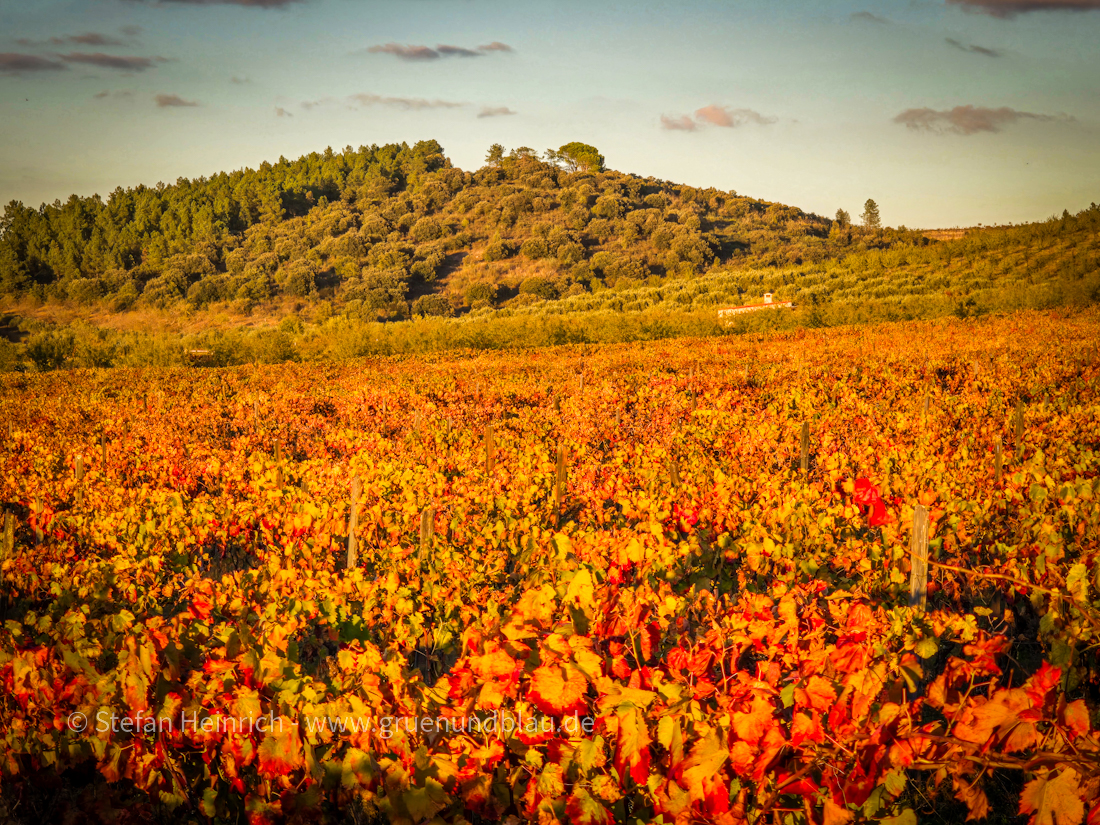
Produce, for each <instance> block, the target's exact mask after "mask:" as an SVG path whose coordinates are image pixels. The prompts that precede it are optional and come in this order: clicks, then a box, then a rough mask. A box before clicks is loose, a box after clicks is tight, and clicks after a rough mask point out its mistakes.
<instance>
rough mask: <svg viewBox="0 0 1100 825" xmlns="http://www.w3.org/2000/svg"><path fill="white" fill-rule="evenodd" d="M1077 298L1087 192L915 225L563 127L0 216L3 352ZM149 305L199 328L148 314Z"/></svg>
mask: <svg viewBox="0 0 1100 825" xmlns="http://www.w3.org/2000/svg"><path fill="white" fill-rule="evenodd" d="M868 203H869V204H870V205H873V202H871V201H869V202H868ZM869 210H870V206H868V205H865V213H864V216H863V220H864V222H866V223H870V224H873V222H874V221H873V220H869V219H868V218H867V212H868V211H869ZM768 292H771V293H773V294H774V295H775V296H776V298H777V299H778V300H781V301H793V302H795V303H796V304H797V307H796V308H795V309H793V310H790V309H784V310H781V311H765V312H759V313H753V314H749V315H739V316H736V317H735V318H734V319H733V320H732V322H731V323H729V324H727V325H723V324H720V323H719V321H718V316H717V309H718V308H719V307H722V306H728V305H738V304H751V303H759V302H760V301H761V300H762V297H763V295H764V294H765V293H768ZM1097 300H1100V207H1097V206H1096V205H1095V204H1093V205H1092V206H1091V207H1090V208H1089V209H1086V210H1083V211H1081V212H1080V213H1078V214H1076V215H1070V214H1069V213H1068V212H1063V214H1062V216H1061V217H1060V218H1059V217H1052V218H1050V219H1049V220H1046V221H1043V222H1038V223H1033V224H1025V225H1020V226H1007V227H989V228H985V229H974V230H968V231H967V232H966V233H965V235H964V236H963V237H961V238H958V239H955V240H948V241H938V240H936V241H933V240H929V239H928V238H926V237H924V236H923V235H922V234H920V233H917V232H911V231H908V230H905V229H904V228H901V229H882V228H878V229H874V228H871V226H865V227H854V226H852V225H851V221H850V219H849V218H848V215H847V213H846V212H845V211H844V210H839V211H838V213H837V217H836V219H835V220H829V219H825V218H821V217H819V216H816V215H812V214H807V213H804V212H801V211H800V210H798V209H795V208H793V207H788V206H783V205H781V204H775V203H767V202H764V201H758V200H754V199H752V198H747V197H742V196H739V195H737V194H736V193H733V192H722V191H718V190H715V189H696V188H692V187H688V186H681V185H675V184H671V183H667V182H664V181H659V180H654V179H642V178H639V177H637V176H633V175H627V174H623V173H620V172H615V171H608V170H605V169H603V157H602V156H601V155H600V154H599V153H598V151H597V150H596V149H594V148H593V147H591V146H587V145H585V144H580V143H571V144H566V145H565V146H563V147H561V149H559V150H557V151H550V152H548V153H547V154H546V159H540V158H539V157H538V155H537V154H536V153H535V152H533V151H532V150H530V149H527V148H525V147H521V148H519V149H515V150H513V151H512V152H510V153H509V154H505V152H504V150H503V148H502V147H500V146H499V145H494V146H493V147H492V148H491V149H490V152H489V156H488V157H487V158H486V165H485V166H484V167H482V168H481V169H479V170H478V171H476V172H473V173H471V172H464V171H462V170H460V169H456V168H454V167H453V166H452V165H451V163H450V161H449V160H447V158H446V157H444V155H443V152H442V149H441V147H440V146H439V144H437V143H436V142H434V141H425V142H421V143H417V144H416V145H414V146H412V147H409V146H406V145H404V144H402V145H389V146H384V147H370V148H365V147H361V148H360V149H359V150H358V151H356V150H352V149H351V148H350V147H349V148H347V149H345V150H344V152H342V153H334V152H332V151H331V150H327V151H326V152H325V153H323V154H316V153H315V154H312V155H308V156H306V157H303V158H300V159H299V160H297V161H294V162H290V161H286V160H284V159H280V161H279V162H278V163H277V164H274V165H272V164H264V165H262V166H261V167H260V169H258V170H243V171H238V172H233V173H230V174H220V175H216V176H215V177H213V178H210V179H199V180H196V181H188V180H182V179H181V180H180V181H178V182H177V183H176V184H175V185H173V186H165V185H158V186H156V187H152V188H151V187H137V188H135V189H128V190H123V189H117V190H115V192H113V193H112V194H111V196H110V197H109V198H108V199H107V201H106V202H104V201H102V200H101V199H100V198H98V197H92V198H78V197H76V196H73V197H71V198H70V199H69V201H68V202H67V203H65V204H61V203H59V202H58V203H54V204H53V205H44V206H42V207H41V208H40V209H37V210H35V209H29V208H27V207H24V206H22V205H21V204H18V203H12V204H9V205H8V207H7V208H6V210H5V212H4V216H3V219H2V221H0V307H3V308H4V309H5V311H6V314H4V315H0V369H4V370H12V369H15V370H18V369H28V368H34V369H56V368H61V367H110V366H143V365H186V364H203V365H228V364H242V363H254V362H265V363H271V362H279V361H288V360H338V359H343V358H350V357H361V356H369V355H386V354H412V353H423V352H435V351H446V350H454V349H474V350H483V349H502V348H508V347H527V346H543V345H554V344H576V343H613V342H620V341H632V340H652V339H659V338H670V337H677V336H685V335H691V336H704V335H728V334H736V333H744V332H762V331H768V330H783V329H794V328H796V327H823V326H834V325H842V324H853V323H869V322H880V321H897V320H907V319H920V318H933V317H939V316H943V315H949V314H954V315H957V316H960V317H970V316H977V315H982V314H986V313H993V312H998V313H999V312H1013V311H1016V310H1020V309H1044V308H1050V307H1056V306H1068V307H1073V306H1085V305H1088V304H1092V303H1095V302H1097ZM36 307H42V308H43V311H42V312H41V313H36ZM46 310H51V311H48V312H47V311H46ZM52 310H63V311H59V312H53V311H52ZM249 313H254V315H255V318H254V319H245V317H244V316H245V315H247V314H249ZM36 314H43V315H45V316H47V317H48V316H50V315H59V316H61V317H62V318H66V317H67V318H77V319H85V320H76V321H69V322H63V323H61V324H57V325H55V324H51V323H48V322H46V321H43V320H40V319H39V318H37V317H36ZM169 316H171V317H172V318H173V319H183V320H185V321H186V324H184V327H185V328H188V329H192V330H196V331H194V332H190V333H182V332H158V331H156V330H157V329H158V327H159V326H160V324H161V321H163V320H164V319H166V318H167V317H169ZM92 318H96V319H98V322H97V323H91V322H90V321H89V320H87V319H92ZM119 319H122V320H120V321H119V322H118V323H114V321H116V320H119ZM127 319H129V320H127ZM245 320H250V321H257V323H254V324H251V323H250V325H249V328H245V326H244V324H243V322H244V321H245ZM128 329H129V330H130V331H128Z"/></svg>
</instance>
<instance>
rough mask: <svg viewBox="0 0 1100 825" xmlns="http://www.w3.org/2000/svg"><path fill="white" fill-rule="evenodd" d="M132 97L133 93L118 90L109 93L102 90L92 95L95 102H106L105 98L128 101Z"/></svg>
mask: <svg viewBox="0 0 1100 825" xmlns="http://www.w3.org/2000/svg"><path fill="white" fill-rule="evenodd" d="M133 96H134V93H133V92H130V91H125V90H120V91H116V92H109V91H107V90H106V89H104V90H103V91H102V92H99V93H97V94H94V95H92V97H94V98H95V99H96V100H106V99H107V98H109V97H111V98H116V99H118V100H128V99H129V98H132V97H133Z"/></svg>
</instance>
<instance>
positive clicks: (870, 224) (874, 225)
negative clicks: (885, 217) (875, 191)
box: [860, 198, 882, 229]
mask: <svg viewBox="0 0 1100 825" xmlns="http://www.w3.org/2000/svg"><path fill="white" fill-rule="evenodd" d="M860 218H861V219H862V220H863V225H864V226H865V227H866V228H867V229H882V219H881V218H880V217H879V214H878V204H877V203H875V202H874V201H873V200H871V199H870V198H868V199H867V203H865V204H863V214H862V215H860Z"/></svg>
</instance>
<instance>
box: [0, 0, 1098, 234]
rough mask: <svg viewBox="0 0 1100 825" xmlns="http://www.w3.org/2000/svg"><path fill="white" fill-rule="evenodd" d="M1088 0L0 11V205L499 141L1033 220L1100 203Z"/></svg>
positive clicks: (820, 202) (761, 186)
mask: <svg viewBox="0 0 1100 825" xmlns="http://www.w3.org/2000/svg"><path fill="white" fill-rule="evenodd" d="M255 4H258V5H255ZM1063 4H1065V5H1070V4H1073V5H1079V6H1085V7H1089V8H1086V9H1084V10H1079V11H1067V10H1061V9H1059V8H1057V7H1058V6H1060V5H1063ZM265 5H273V6H275V7H270V8H265V7H263V6H265ZM1051 7H1055V8H1051ZM1093 7H1100V0H1095V2H1094V0H954V2H947V0H898V2H885V3H875V4H874V5H869V4H866V3H860V2H858V0H852V1H851V2H841V1H840V0H837V2H815V3H811V2H804V3H798V2H790V3H784V4H779V3H774V2H767V3H764V2H730V1H729V0H727V1H726V2H721V1H720V0H687V2H678V3H670V2H663V0H633V2H601V0H585V1H584V2H581V1H580V0H577V1H576V2H572V1H570V2H557V3H553V2H549V0H543V2H539V3H529V2H519V1H518V0H512V2H499V1H498V0H392V1H390V0H298V2H294V0H236V2H224V1H223V2H217V1H216V0H205V2H200V1H199V0H147V2H140V0H83V2H78V0H36V2H34V3H33V4H32V3H26V2H17V1H16V0H0V123H3V127H2V128H0V203H7V202H8V201H10V200H12V199H18V200H22V201H23V202H25V203H27V204H30V205H35V206H37V205H38V204H39V203H41V202H43V201H53V200H54V199H55V198H60V199H62V200H64V199H65V198H66V197H67V196H68V195H69V194H70V193H73V192H76V193H78V194H81V195H89V194H92V193H93V192H99V193H101V194H103V195H106V194H107V193H109V192H110V191H111V190H112V189H113V188H115V187H116V186H118V185H122V186H132V185H135V184H138V183H148V184H155V183H156V182H157V181H161V180H163V181H174V180H175V179H176V178H177V177H180V176H186V177H197V176H200V175H209V174H212V173H216V172H219V171H223V170H231V169H236V168H240V167H242V166H256V165H258V164H259V163H260V162H262V161H263V160H276V159H277V158H278V157H279V156H280V155H283V156H286V157H288V158H294V157H297V156H299V155H301V154H304V153H307V152H311V151H321V150H323V149H324V148H325V147H326V146H332V147H333V148H335V149H340V148H342V147H344V146H346V145H352V146H359V145H361V144H367V145H369V144H372V143H378V144H382V143H388V142H400V141H407V142H409V143H413V142H415V141H417V140H422V139H425V138H434V139H436V140H438V141H439V142H440V143H441V144H442V145H443V147H444V148H445V150H446V151H447V154H448V155H449V156H450V157H451V159H452V160H453V161H454V163H455V164H456V165H458V166H460V167H462V168H465V169H475V168H477V167H479V166H481V165H482V163H483V160H484V157H485V152H486V149H487V148H488V146H489V145H490V144H492V143H497V142H499V143H502V144H504V145H505V147H507V148H512V147H515V146H520V145H526V146H530V147H533V148H535V149H538V150H540V151H541V150H543V149H545V148H547V147H550V146H554V147H556V146H559V145H561V144H563V143H566V142H569V141H572V140H581V141H584V142H586V143H591V144H594V145H596V146H597V147H599V149H600V150H601V151H602V152H603V154H604V155H605V157H606V159H607V164H608V166H609V167H611V168H614V169H619V170H622V171H624V172H634V173H636V174H639V175H653V176H656V177H660V178H664V179H666V180H671V181H675V182H683V183H690V184H693V185H698V186H715V187H718V188H720V189H727V190H729V189H733V190H736V191H737V192H739V193H741V194H746V195H752V196H753V197H758V198H764V199H767V200H773V201H781V202H784V203H789V204H793V205H796V206H799V207H802V208H803V209H807V210H810V211H815V212H818V213H820V214H825V215H830V216H831V215H832V214H833V213H834V212H835V211H836V209H837V208H838V207H844V208H846V209H848V210H849V211H850V212H852V213H853V214H858V213H859V212H860V211H861V206H862V203H863V201H864V200H866V199H867V198H868V197H873V198H875V199H876V201H878V203H879V206H880V209H881V211H882V215H883V219H884V221H885V222H886V223H888V224H891V225H900V224H905V225H908V226H915V227H934V226H953V225H970V224H975V223H979V222H981V223H986V224H989V223H1001V222H1008V221H1013V222H1019V221H1028V220H1037V219H1042V218H1045V217H1047V216H1049V215H1051V214H1053V213H1057V214H1060V213H1061V211H1062V209H1064V208H1068V209H1070V211H1076V210H1079V209H1082V208H1085V207H1087V206H1088V205H1089V203H1090V202H1091V201H1096V200H1100V150H1098V149H1097V146H1100V128H1098V126H1100V83H1098V81H1097V78H1100V48H1098V47H1097V45H1096V44H1097V43H1098V42H1100V8H1093ZM1021 9H1023V10H1022V11H1020V10H1021ZM1014 11H1016V12H1018V13H1015V14H1012V13H1011V12H1014ZM990 12H993V13H990ZM1006 12H1008V13H1006ZM89 35H90V36H89ZM493 43H498V44H505V45H507V46H508V47H510V49H511V51H505V50H501V49H499V47H498V48H497V49H495V50H494V49H490V50H479V47H482V46H486V45H489V44H493ZM386 44H398V45H399V46H401V47H428V48H429V49H432V50H435V51H436V52H437V53H438V47H439V46H440V45H446V46H455V47H459V48H462V49H466V50H469V51H472V52H475V53H477V55H478V56H448V55H441V56H438V57H436V58H434V59H421V60H411V59H407V57H403V56H402V54H400V53H394V52H395V51H398V50H392V49H391V50H390V51H379V50H377V49H376V50H375V51H373V52H372V51H370V49H371V47H378V46H385V45H386ZM420 54H424V52H420ZM118 58H126V60H125V61H120V60H118ZM135 58H144V60H135ZM104 93H106V94H104ZM356 95H360V96H364V97H362V98H359V99H358V100H357V99H356V98H355V96H356ZM158 96H160V98H159V101H160V104H163V105H158ZM173 96H174V97H173ZM184 103H194V104H197V105H180V104H184ZM172 104H176V105H172ZM447 104H450V105H447ZM708 107H710V108H708ZM965 107H972V108H965ZM700 110H702V112H700ZM280 112H282V113H283V114H280ZM501 112H509V113H501ZM906 112H907V113H908V114H906V115H904V116H903V117H902V119H901V121H900V122H899V121H897V120H896V118H898V116H899V115H902V114H903V113H906ZM486 113H491V114H492V116H482V117H479V114H481V115H483V114H486ZM697 113H698V114H697ZM662 118H664V120H662ZM724 124H725V125H724ZM729 124H732V125H729ZM669 125H675V126H679V127H681V128H667V127H668V126H669Z"/></svg>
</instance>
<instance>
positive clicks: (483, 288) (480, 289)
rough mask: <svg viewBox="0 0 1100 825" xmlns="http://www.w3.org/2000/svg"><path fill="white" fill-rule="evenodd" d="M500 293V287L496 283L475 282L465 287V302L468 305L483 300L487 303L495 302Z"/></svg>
mask: <svg viewBox="0 0 1100 825" xmlns="http://www.w3.org/2000/svg"><path fill="white" fill-rule="evenodd" d="M499 295H500V288H499V287H498V286H497V285H496V284H490V283H485V282H482V283H477V284H473V285H471V286H469V287H467V288H466V295H465V298H466V303H467V304H469V305H470V306H473V305H474V304H476V303H478V302H481V301H484V302H485V303H488V304H495V303H496V302H497V299H498V297H499Z"/></svg>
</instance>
